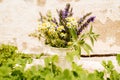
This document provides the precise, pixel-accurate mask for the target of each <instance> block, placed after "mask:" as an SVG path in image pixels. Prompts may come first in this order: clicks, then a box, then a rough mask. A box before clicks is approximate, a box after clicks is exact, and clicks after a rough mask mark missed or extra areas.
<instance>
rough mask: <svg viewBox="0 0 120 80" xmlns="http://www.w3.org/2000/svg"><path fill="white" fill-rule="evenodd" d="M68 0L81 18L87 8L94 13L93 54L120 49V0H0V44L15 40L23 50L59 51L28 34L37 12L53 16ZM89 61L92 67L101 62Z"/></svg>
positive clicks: (37, 14)
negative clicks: (96, 38) (97, 34)
mask: <svg viewBox="0 0 120 80" xmlns="http://www.w3.org/2000/svg"><path fill="white" fill-rule="evenodd" d="M68 2H69V3H70V4H71V6H72V7H73V9H74V10H73V11H74V13H75V17H77V18H80V17H82V16H83V15H85V14H86V13H88V12H92V13H93V14H92V15H95V16H96V21H95V23H94V24H93V25H94V30H95V31H96V32H97V33H99V34H100V37H99V39H98V41H97V42H95V46H94V47H93V49H94V52H93V54H94V53H98V54H102V53H103V54H104V53H120V4H119V3H120V0H95V1H93V0H0V44H1V43H12V44H15V45H17V46H18V48H19V50H20V51H23V52H25V53H41V52H45V53H47V52H49V53H50V54H53V53H54V54H56V53H59V54H60V53H61V52H60V51H59V50H57V49H56V50H54V49H52V48H49V47H48V46H45V45H44V44H43V42H39V41H38V40H37V39H34V38H31V37H29V36H28V34H30V33H31V32H33V31H34V30H35V29H36V28H37V24H38V23H37V20H38V19H39V12H42V13H43V14H45V13H46V11H47V10H51V11H52V12H53V15H54V16H56V9H60V8H64V6H65V4H66V3H68ZM53 50H54V51H53ZM64 52H65V50H63V53H64ZM94 60H96V59H94ZM111 60H113V61H114V60H115V58H111ZM84 61H86V64H84V65H87V63H89V60H87V59H84V60H83V63H85V62H84ZM92 62H93V61H92ZM92 62H91V63H89V66H91V67H93V68H94V66H93V64H95V65H97V64H98V65H99V64H100V60H99V61H98V62H93V63H92ZM61 64H62V63H61ZM99 66H100V65H99ZM89 68H90V67H89ZM101 69H102V68H101Z"/></svg>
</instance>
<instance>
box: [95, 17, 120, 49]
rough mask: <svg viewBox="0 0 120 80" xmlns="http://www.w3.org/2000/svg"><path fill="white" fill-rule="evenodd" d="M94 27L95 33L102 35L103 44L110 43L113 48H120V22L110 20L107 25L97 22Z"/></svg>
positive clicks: (100, 38)
mask: <svg viewBox="0 0 120 80" xmlns="http://www.w3.org/2000/svg"><path fill="white" fill-rule="evenodd" d="M94 26H95V27H94V28H95V31H96V32H97V33H99V34H100V37H99V40H102V41H103V42H109V41H110V42H109V44H110V46H111V47H112V46H113V45H114V44H115V45H117V46H120V21H112V20H111V19H109V18H108V19H107V21H106V23H105V24H103V23H101V22H100V21H96V22H95V23H94Z"/></svg>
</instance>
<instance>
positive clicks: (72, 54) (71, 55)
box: [66, 51, 76, 62]
mask: <svg viewBox="0 0 120 80" xmlns="http://www.w3.org/2000/svg"><path fill="white" fill-rule="evenodd" d="M75 54H76V51H72V52H68V53H67V54H66V59H67V60H68V61H69V62H72V61H73V59H74V56H75Z"/></svg>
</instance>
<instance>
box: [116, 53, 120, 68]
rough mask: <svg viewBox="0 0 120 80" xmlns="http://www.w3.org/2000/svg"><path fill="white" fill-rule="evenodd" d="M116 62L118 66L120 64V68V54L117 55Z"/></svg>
mask: <svg viewBox="0 0 120 80" xmlns="http://www.w3.org/2000/svg"><path fill="white" fill-rule="evenodd" d="M116 60H117V62H118V64H119V66H120V54H117V56H116Z"/></svg>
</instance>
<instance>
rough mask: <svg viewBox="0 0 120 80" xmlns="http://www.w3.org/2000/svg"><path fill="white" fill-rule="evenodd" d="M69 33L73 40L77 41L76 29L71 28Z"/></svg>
mask: <svg viewBox="0 0 120 80" xmlns="http://www.w3.org/2000/svg"><path fill="white" fill-rule="evenodd" d="M69 31H70V34H71V36H72V39H73V40H77V32H76V30H75V28H69Z"/></svg>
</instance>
